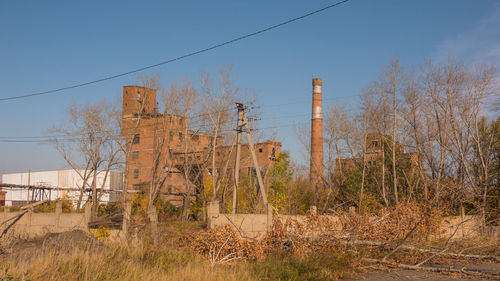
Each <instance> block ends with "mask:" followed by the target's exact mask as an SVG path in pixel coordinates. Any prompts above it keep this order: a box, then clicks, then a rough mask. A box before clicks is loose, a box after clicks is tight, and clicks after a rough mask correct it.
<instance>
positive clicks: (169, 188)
mask: <svg viewBox="0 0 500 281" xmlns="http://www.w3.org/2000/svg"><path fill="white" fill-rule="evenodd" d="M168 193H172V185H171V184H169V185H168Z"/></svg>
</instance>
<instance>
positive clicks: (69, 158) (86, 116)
mask: <svg viewBox="0 0 500 281" xmlns="http://www.w3.org/2000/svg"><path fill="white" fill-rule="evenodd" d="M113 108H114V107H113V105H112V104H109V103H107V102H106V101H102V102H100V103H97V104H86V105H84V106H79V105H76V104H73V105H72V106H71V107H70V109H69V111H68V113H69V122H68V124H64V125H62V126H60V127H58V128H55V129H52V130H49V133H51V134H54V135H56V134H57V135H60V137H59V136H58V137H54V138H52V139H51V144H52V145H54V147H55V148H56V149H57V150H58V151H59V152H60V153H61V155H62V156H63V158H64V159H65V161H66V163H68V165H69V166H70V167H71V168H72V169H73V170H74V171H75V172H76V173H77V174H78V175H79V176H80V178H81V179H82V186H80V187H79V188H80V195H79V199H78V202H77V208H80V207H81V203H82V198H83V194H84V193H85V192H86V189H87V188H90V189H91V193H92V196H91V200H92V212H91V215H92V217H93V218H95V217H96V215H97V210H98V207H99V201H100V199H101V196H102V190H103V187H104V184H105V182H106V180H107V178H108V176H109V173H110V172H111V171H113V170H115V169H117V168H119V167H120V165H121V163H122V161H123V159H122V157H123V154H122V153H121V152H122V151H121V149H120V146H119V145H117V143H116V142H115V141H114V140H113V139H112V138H111V137H110V136H109V134H108V133H107V132H111V131H114V132H116V131H117V128H116V127H114V125H116V123H114V122H112V119H114V118H116V117H115V116H114V114H115V113H116V111H115V110H113ZM101 173H103V174H104V178H103V181H102V182H101V184H102V186H98V184H99V182H98V176H99V175H100V174H101Z"/></svg>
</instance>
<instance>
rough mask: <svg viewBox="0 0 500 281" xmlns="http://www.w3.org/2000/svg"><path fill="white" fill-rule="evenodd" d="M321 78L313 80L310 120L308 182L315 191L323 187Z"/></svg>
mask: <svg viewBox="0 0 500 281" xmlns="http://www.w3.org/2000/svg"><path fill="white" fill-rule="evenodd" d="M322 85H323V81H322V80H321V78H313V80H312V86H313V97H312V119H311V157H310V160H311V163H310V175H309V176H310V179H309V180H310V182H311V185H312V186H313V188H315V190H316V191H318V189H319V188H320V187H322V185H323V115H322V110H321V108H322V105H321V86H322Z"/></svg>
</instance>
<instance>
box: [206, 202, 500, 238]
mask: <svg viewBox="0 0 500 281" xmlns="http://www.w3.org/2000/svg"><path fill="white" fill-rule="evenodd" d="M268 210H269V211H268V212H267V214H234V215H233V214H222V213H220V212H219V203H218V202H210V203H209V204H208V206H207V215H208V227H209V228H215V227H218V226H224V225H230V226H232V227H234V228H235V229H236V230H237V231H238V233H239V234H240V235H241V236H242V237H246V238H252V239H259V238H261V237H263V236H264V234H265V233H266V232H267V231H270V230H271V229H272V223H273V216H272V212H271V210H272V208H270V207H269V208H268ZM274 219H275V220H276V219H277V220H280V221H281V222H282V223H286V222H287V221H288V220H289V219H290V221H293V223H294V224H295V226H296V227H297V226H299V228H301V229H304V231H303V233H302V235H304V236H307V237H315V236H317V235H320V234H321V233H324V232H339V233H340V232H342V230H343V225H342V221H341V220H340V218H339V217H338V216H332V215H321V216H317V217H315V219H314V220H310V219H309V218H308V216H299V215H296V216H290V215H279V216H275V217H274ZM320 220H321V221H323V222H326V223H325V224H324V225H327V226H328V229H323V228H321V224H317V223H316V222H317V221H320ZM457 228H458V230H457V232H456V233H455V235H454V236H453V239H460V238H464V237H474V236H480V235H486V236H488V237H491V238H497V239H500V227H499V226H493V227H487V228H486V229H485V232H484V233H483V228H482V226H481V218H480V217H479V216H464V217H460V216H451V217H446V218H444V219H443V222H442V224H441V229H440V231H439V233H437V234H436V235H433V236H432V237H431V238H434V239H440V238H448V237H450V236H451V235H452V234H453V232H455V230H456V229H457Z"/></svg>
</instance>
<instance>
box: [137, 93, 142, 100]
mask: <svg viewBox="0 0 500 281" xmlns="http://www.w3.org/2000/svg"><path fill="white" fill-rule="evenodd" d="M137 100H138V101H140V100H141V92H139V91H137Z"/></svg>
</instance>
